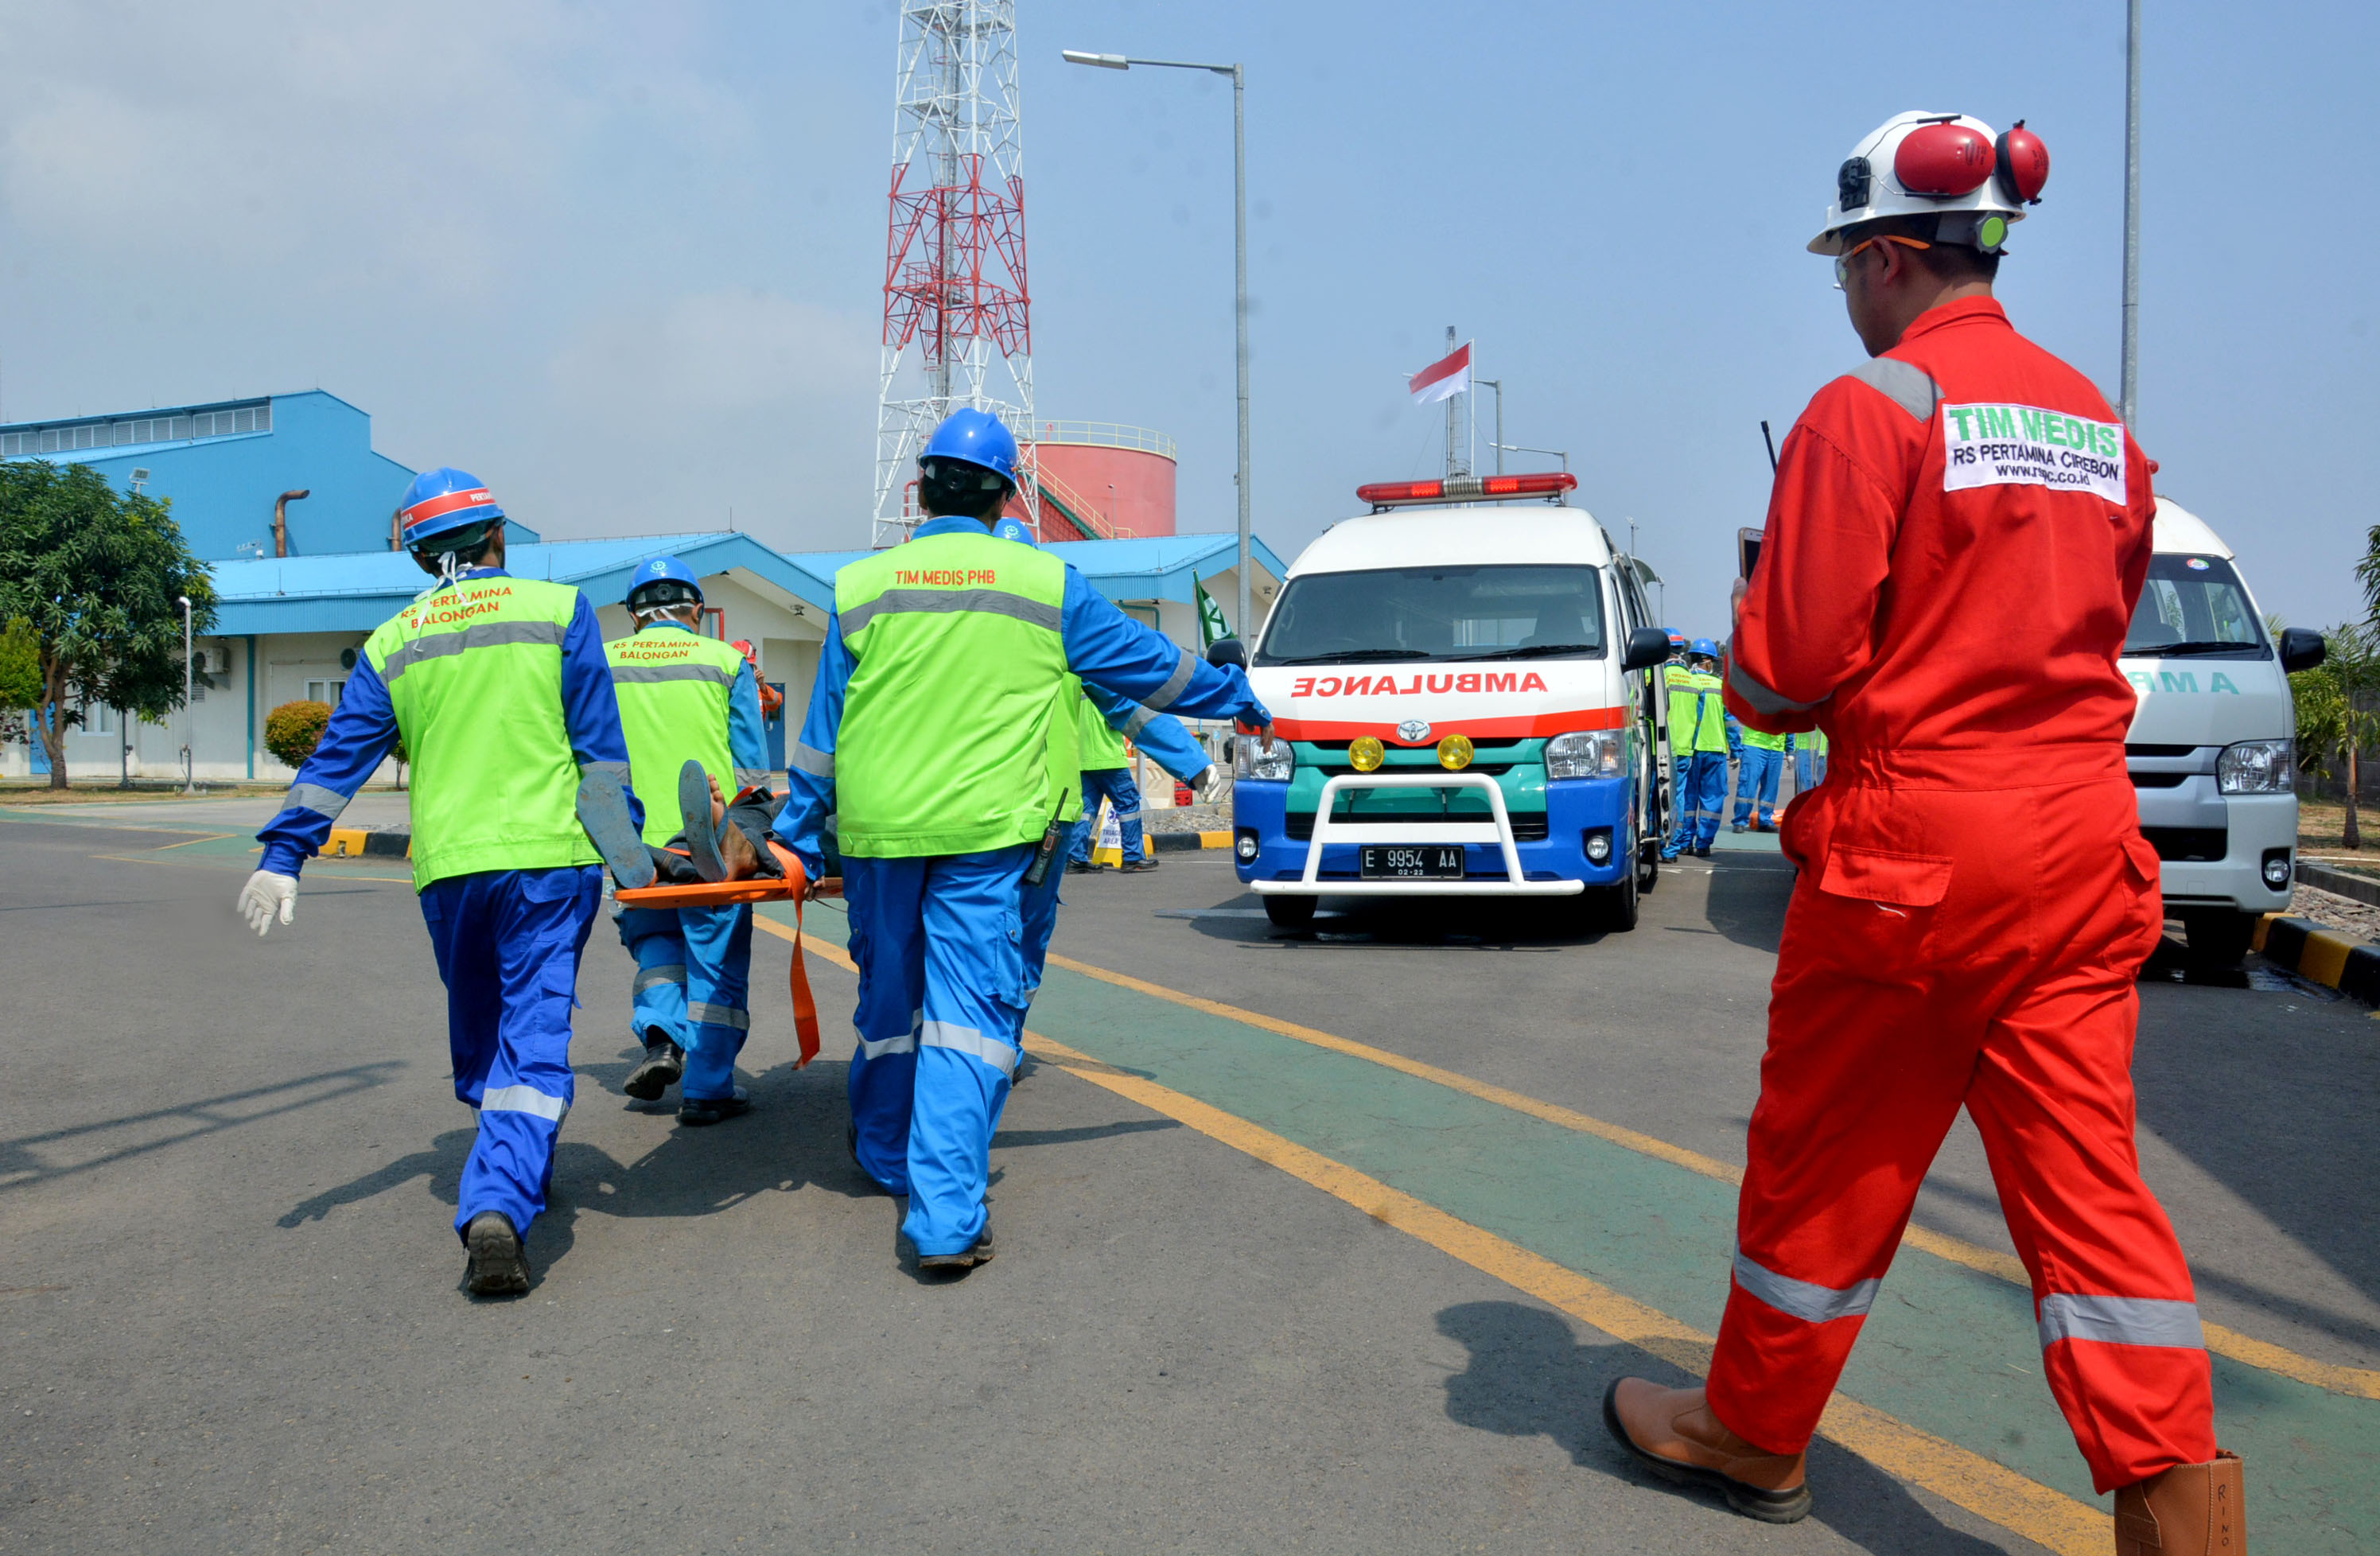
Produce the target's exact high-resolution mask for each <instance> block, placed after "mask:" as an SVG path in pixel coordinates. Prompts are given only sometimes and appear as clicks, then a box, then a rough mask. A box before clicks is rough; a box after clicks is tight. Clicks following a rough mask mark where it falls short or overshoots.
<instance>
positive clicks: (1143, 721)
mask: <svg viewBox="0 0 2380 1556" xmlns="http://www.w3.org/2000/svg"><path fill="white" fill-rule="evenodd" d="M1175 695H1176V696H1179V695H1180V694H1179V693H1176V694H1175ZM1155 717H1157V710H1156V709H1154V708H1151V707H1149V706H1148V705H1147V704H1146V703H1143V704H1142V705H1141V706H1139V707H1137V708H1135V709H1134V710H1133V711H1132V717H1130V718H1128V719H1126V720H1124V722H1123V737H1124V738H1125V739H1126V740H1131V739H1135V738H1136V737H1137V736H1138V735H1139V734H1140V732H1141V731H1142V730H1144V729H1147V727H1148V721H1149V720H1151V719H1153V718H1155Z"/></svg>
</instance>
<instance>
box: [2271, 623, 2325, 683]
mask: <svg viewBox="0 0 2380 1556" xmlns="http://www.w3.org/2000/svg"><path fill="white" fill-rule="evenodd" d="M2329 657H2330V645H2329V644H2328V643H2326V642H2325V641H2324V640H2323V636H2322V634H2321V633H2319V632H2316V631H2315V630H2313V628H2312V627H2310V626H2285V627H2283V628H2281V670H2282V673H2283V674H2285V675H2296V674H2297V673H2298V672H2299V671H2301V670H2311V669H2313V667H2314V666H2315V665H2317V664H2320V663H2322V662H2323V661H2324V660H2325V659H2328V658H2329Z"/></svg>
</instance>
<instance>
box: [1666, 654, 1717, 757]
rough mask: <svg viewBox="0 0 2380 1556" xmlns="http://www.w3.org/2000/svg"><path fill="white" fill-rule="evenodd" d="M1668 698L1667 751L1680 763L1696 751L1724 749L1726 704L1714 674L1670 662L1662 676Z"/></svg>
mask: <svg viewBox="0 0 2380 1556" xmlns="http://www.w3.org/2000/svg"><path fill="white" fill-rule="evenodd" d="M1663 687H1664V689H1665V690H1666V692H1667V693H1668V696H1669V699H1670V754H1671V755H1672V756H1674V757H1676V758H1677V759H1678V760H1680V761H1681V762H1682V761H1684V760H1686V759H1687V758H1689V757H1691V756H1693V755H1694V753H1695V752H1697V751H1724V750H1726V749H1727V703H1726V699H1725V696H1724V694H1723V693H1722V692H1721V691H1720V689H1719V680H1718V676H1717V675H1711V674H1709V673H1708V672H1706V671H1699V670H1689V669H1687V668H1686V667H1685V666H1684V665H1682V664H1672V665H1670V667H1669V673H1668V675H1666V676H1664V677H1663Z"/></svg>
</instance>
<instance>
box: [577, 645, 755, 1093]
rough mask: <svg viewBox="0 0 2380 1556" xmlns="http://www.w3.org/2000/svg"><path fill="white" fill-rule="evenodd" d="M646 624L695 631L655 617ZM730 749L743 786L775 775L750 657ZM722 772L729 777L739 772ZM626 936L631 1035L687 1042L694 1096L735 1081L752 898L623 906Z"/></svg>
mask: <svg viewBox="0 0 2380 1556" xmlns="http://www.w3.org/2000/svg"><path fill="white" fill-rule="evenodd" d="M641 630H642V631H645V632H686V631H689V629H688V628H686V627H685V626H679V625H678V624H677V623H676V622H655V623H653V624H652V625H650V626H646V627H644V628H642V629H641ZM727 752H728V756H729V759H730V760H733V761H734V762H735V774H734V778H735V786H736V787H737V788H739V789H740V788H743V787H746V786H747V785H749V784H759V783H762V782H764V781H766V780H767V778H768V776H769V738H768V729H767V726H766V724H765V723H764V722H763V721H762V719H761V717H760V686H759V681H758V680H757V679H756V678H755V677H754V676H753V675H752V666H751V665H750V664H749V663H747V664H746V665H745V666H744V667H743V668H742V669H740V670H738V671H737V672H736V673H735V687H733V688H731V689H730V690H729V692H728V694H727ZM714 776H716V777H719V778H722V779H724V778H726V777H728V776H729V775H728V774H726V773H718V774H714ZM615 917H616V919H617V922H618V925H619V930H620V943H621V944H622V945H624V946H626V947H627V948H628V954H629V955H631V956H633V957H635V958H636V962H637V979H636V982H635V983H634V984H633V985H632V986H631V988H630V991H629V1010H628V1035H629V1036H630V1037H632V1038H634V1039H636V1040H637V1041H638V1042H645V1041H647V1040H649V1035H650V1033H652V1032H654V1031H656V1030H658V1031H659V1032H660V1033H661V1034H662V1036H663V1037H666V1038H667V1039H669V1040H670V1041H672V1042H674V1043H675V1044H677V1046H678V1047H680V1048H682V1049H684V1050H686V1075H685V1076H684V1078H683V1079H682V1080H681V1081H680V1082H679V1086H678V1095H679V1096H681V1097H683V1098H685V1099H686V1100H689V1101H698V1100H704V1099H707V1098H713V1097H725V1096H728V1095H730V1094H731V1093H733V1092H734V1091H735V1057H736V1055H737V1054H739V1053H741V1052H744V1039H745V1038H746V1037H747V1035H749V1033H750V1030H751V1025H752V1017H751V1014H750V1006H749V1003H748V1001H749V998H750V992H751V985H752V905H751V904H749V903H729V904H725V905H722V906H716V907H677V908H669V907H627V906H621V907H619V908H618V909H617V910H616V914H615Z"/></svg>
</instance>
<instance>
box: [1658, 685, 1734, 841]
mask: <svg viewBox="0 0 2380 1556" xmlns="http://www.w3.org/2000/svg"><path fill="white" fill-rule="evenodd" d="M1669 696H1670V753H1671V754H1670V768H1671V770H1672V771H1673V772H1682V773H1683V777H1682V778H1681V779H1680V780H1679V783H1678V830H1677V832H1676V833H1675V834H1674V835H1672V836H1671V837H1670V843H1669V846H1668V847H1666V848H1663V849H1662V850H1661V859H1662V862H1663V863H1665V864H1666V863H1669V862H1670V861H1672V860H1674V859H1676V858H1677V857H1678V856H1679V855H1681V854H1683V853H1686V852H1688V851H1689V850H1691V851H1692V852H1693V853H1694V856H1695V857H1697V858H1708V857H1710V851H1711V843H1712V841H1713V840H1714V839H1715V838H1717V837H1718V823H1719V818H1720V816H1721V814H1722V813H1724V812H1725V810H1726V809H1727V747H1728V719H1727V710H1726V707H1725V705H1724V698H1725V688H1724V687H1722V686H1721V685H1720V682H1719V678H1718V644H1717V643H1715V642H1713V641H1712V640H1711V639H1709V638H1695V639H1694V646H1693V648H1692V649H1690V650H1687V654H1686V673H1685V674H1684V675H1676V676H1672V678H1671V680H1670V686H1669Z"/></svg>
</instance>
